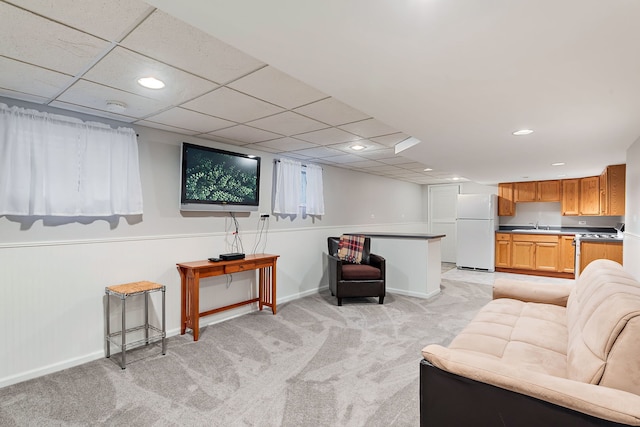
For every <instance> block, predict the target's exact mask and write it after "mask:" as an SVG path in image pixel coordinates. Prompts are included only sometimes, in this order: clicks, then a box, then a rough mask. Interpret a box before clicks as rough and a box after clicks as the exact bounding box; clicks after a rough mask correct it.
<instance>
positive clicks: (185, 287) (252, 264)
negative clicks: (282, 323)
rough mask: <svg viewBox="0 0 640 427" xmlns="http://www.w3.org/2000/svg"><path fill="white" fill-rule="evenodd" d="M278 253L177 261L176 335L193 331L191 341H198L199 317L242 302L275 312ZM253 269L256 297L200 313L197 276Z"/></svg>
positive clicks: (230, 307) (218, 274) (198, 279)
mask: <svg viewBox="0 0 640 427" xmlns="http://www.w3.org/2000/svg"><path fill="white" fill-rule="evenodd" d="M279 256H280V255H272V254H253V255H247V256H246V257H245V258H243V259H236V260H230V261H223V260H221V261H209V260H200V261H189V262H181V263H178V264H177V267H178V272H179V273H180V282H181V310H180V314H181V316H180V322H181V323H180V334H181V335H184V334H185V332H186V329H187V328H189V329H191V330H192V331H193V340H194V341H198V338H199V334H200V317H204V316H209V315H211V314H214V313H218V312H221V311H225V310H230V309H233V308H237V307H240V306H243V305H246V304H252V303H254V302H257V303H258V308H259V309H260V310H262V309H263V307H264V306H267V307H271V311H272V312H273V314H276V261H277V260H278V257H279ZM251 270H256V271H257V272H258V298H251V299H248V300H245V301H240V302H237V303H235V304H230V305H227V306H224V307H219V308H215V309H213V310H208V311H204V312H200V309H199V307H200V278H204V277H213V276H221V275H223V274H233V273H239V272H242V271H251Z"/></svg>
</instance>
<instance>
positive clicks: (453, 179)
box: [451, 176, 460, 181]
mask: <svg viewBox="0 0 640 427" xmlns="http://www.w3.org/2000/svg"><path fill="white" fill-rule="evenodd" d="M459 179H460V178H458V177H457V176H454V177H453V178H451V180H452V181H457V180H459Z"/></svg>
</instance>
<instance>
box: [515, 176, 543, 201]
mask: <svg viewBox="0 0 640 427" xmlns="http://www.w3.org/2000/svg"><path fill="white" fill-rule="evenodd" d="M537 190H538V183H537V182H536V181H530V182H516V183H515V184H514V199H515V201H516V203H517V202H535V201H537Z"/></svg>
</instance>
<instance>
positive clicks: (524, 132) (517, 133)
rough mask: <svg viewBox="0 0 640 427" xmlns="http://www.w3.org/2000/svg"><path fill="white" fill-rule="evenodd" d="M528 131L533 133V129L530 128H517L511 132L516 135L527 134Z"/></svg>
mask: <svg viewBox="0 0 640 427" xmlns="http://www.w3.org/2000/svg"><path fill="white" fill-rule="evenodd" d="M530 133H533V131H532V130H531V129H520V130H517V131H515V132H513V134H514V135H517V136H520V135H529V134H530Z"/></svg>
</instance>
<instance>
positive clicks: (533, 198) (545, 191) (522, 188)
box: [514, 179, 561, 202]
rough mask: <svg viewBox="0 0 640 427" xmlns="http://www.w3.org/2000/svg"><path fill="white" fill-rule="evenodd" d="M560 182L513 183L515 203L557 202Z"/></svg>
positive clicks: (555, 180)
mask: <svg viewBox="0 0 640 427" xmlns="http://www.w3.org/2000/svg"><path fill="white" fill-rule="evenodd" d="M560 194H561V186H560V180H557V179H554V180H549V181H530V182H516V183H514V200H515V201H516V202H559V201H560Z"/></svg>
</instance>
